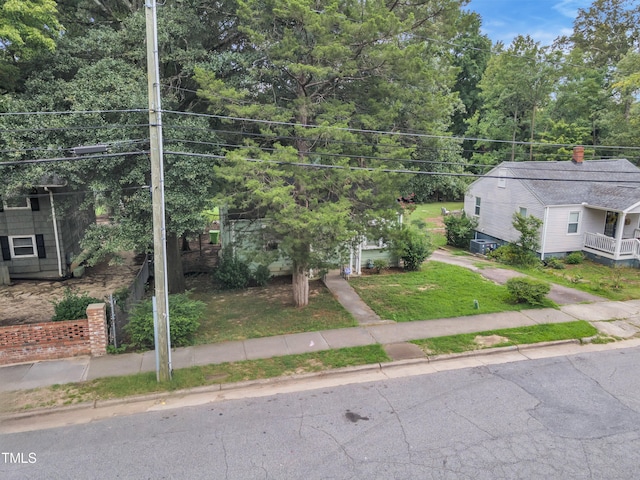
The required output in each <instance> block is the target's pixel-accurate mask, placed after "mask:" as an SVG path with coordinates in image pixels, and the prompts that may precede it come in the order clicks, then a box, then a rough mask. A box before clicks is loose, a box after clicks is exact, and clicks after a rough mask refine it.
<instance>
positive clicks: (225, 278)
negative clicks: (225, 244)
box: [213, 248, 251, 290]
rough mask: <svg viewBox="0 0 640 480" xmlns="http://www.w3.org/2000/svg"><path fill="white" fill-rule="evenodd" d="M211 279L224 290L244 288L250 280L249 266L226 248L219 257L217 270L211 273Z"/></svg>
mask: <svg viewBox="0 0 640 480" xmlns="http://www.w3.org/2000/svg"><path fill="white" fill-rule="evenodd" d="M213 278H214V280H215V281H217V282H218V283H219V284H220V286H221V287H222V288H223V289H225V290H237V289H240V288H246V287H247V286H248V285H249V281H250V280H251V271H250V270H249V265H247V264H246V263H245V262H243V261H242V260H240V259H239V258H238V257H237V256H235V255H234V254H233V252H232V251H231V249H230V248H226V249H225V250H223V252H222V256H221V257H220V263H218V268H217V269H216V270H215V271H214V272H213Z"/></svg>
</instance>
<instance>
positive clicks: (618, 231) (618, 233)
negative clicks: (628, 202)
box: [613, 212, 627, 260]
mask: <svg viewBox="0 0 640 480" xmlns="http://www.w3.org/2000/svg"><path fill="white" fill-rule="evenodd" d="M626 218H627V214H626V212H622V215H620V218H618V224H617V225H616V248H615V251H614V253H613V258H614V259H615V260H617V259H618V258H619V257H620V247H621V246H622V234H623V232H624V221H625V220H626Z"/></svg>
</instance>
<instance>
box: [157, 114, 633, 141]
mask: <svg viewBox="0 0 640 480" xmlns="http://www.w3.org/2000/svg"><path fill="white" fill-rule="evenodd" d="M163 113H168V114H174V115H184V116H194V117H204V118H215V119H219V120H233V121H238V122H250V123H261V124H266V125H278V126H287V127H300V128H304V129H320V128H322V129H330V130H335V131H340V132H353V133H369V134H375V135H390V136H399V137H417V138H430V139H438V140H455V141H459V142H462V141H473V142H488V143H505V144H509V145H523V146H544V147H574V146H575V144H571V143H541V142H525V141H512V140H494V139H488V138H476V137H456V136H451V135H432V134H427V133H411V132H402V131H390V130H371V129H360V128H349V127H332V126H328V125H303V124H300V123H295V122H281V121H276V120H262V119H255V118H246V117H234V116H230V115H214V114H207V113H194V112H178V111H174V110H163ZM172 128H176V127H175V126H172ZM186 128H189V127H186ZM228 133H239V132H228ZM240 133H241V134H244V133H245V132H240ZM295 138H304V137H295ZM584 146H585V147H588V148H594V149H595V148H599V149H605V148H606V149H615V148H617V149H629V150H640V147H626V146H620V145H619V146H613V145H584Z"/></svg>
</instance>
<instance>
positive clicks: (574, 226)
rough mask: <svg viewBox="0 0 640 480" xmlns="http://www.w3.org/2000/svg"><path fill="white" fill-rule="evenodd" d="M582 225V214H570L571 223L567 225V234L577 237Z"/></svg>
mask: <svg viewBox="0 0 640 480" xmlns="http://www.w3.org/2000/svg"><path fill="white" fill-rule="evenodd" d="M579 225H580V212H569V222H568V224H567V233H568V234H570V235H575V234H577V233H578V227H579Z"/></svg>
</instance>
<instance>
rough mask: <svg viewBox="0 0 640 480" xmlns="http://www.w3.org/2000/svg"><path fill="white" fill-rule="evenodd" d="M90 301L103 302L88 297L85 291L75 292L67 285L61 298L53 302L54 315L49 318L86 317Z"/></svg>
mask: <svg viewBox="0 0 640 480" xmlns="http://www.w3.org/2000/svg"><path fill="white" fill-rule="evenodd" d="M92 303H104V301H103V300H100V299H99V298H95V297H90V296H89V295H88V294H87V293H82V294H79V293H76V292H74V291H73V290H71V289H70V288H68V287H67V288H65V289H64V296H63V297H62V300H60V301H59V302H53V311H54V315H53V317H52V318H51V320H52V321H54V322H59V321H62V320H78V319H80V318H87V307H88V306H89V305H91V304H92Z"/></svg>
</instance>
